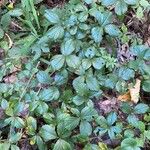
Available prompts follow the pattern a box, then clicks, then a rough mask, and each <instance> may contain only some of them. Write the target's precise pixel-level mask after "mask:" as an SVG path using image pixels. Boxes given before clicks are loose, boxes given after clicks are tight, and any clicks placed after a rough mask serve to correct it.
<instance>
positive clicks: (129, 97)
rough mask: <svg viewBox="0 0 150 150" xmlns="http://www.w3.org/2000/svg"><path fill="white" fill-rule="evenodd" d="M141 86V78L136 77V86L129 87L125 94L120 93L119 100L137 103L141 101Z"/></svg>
mask: <svg viewBox="0 0 150 150" xmlns="http://www.w3.org/2000/svg"><path fill="white" fill-rule="evenodd" d="M140 86H141V80H139V79H136V83H135V85H134V87H132V88H129V91H128V92H127V93H125V94H123V95H119V96H118V100H120V101H131V102H134V103H137V102H138V101H139V94H140Z"/></svg>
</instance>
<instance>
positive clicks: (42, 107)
mask: <svg viewBox="0 0 150 150" xmlns="http://www.w3.org/2000/svg"><path fill="white" fill-rule="evenodd" d="M48 108H49V106H48V105H47V104H46V103H45V102H43V101H40V102H39V104H38V107H37V108H36V112H37V113H38V114H44V113H46V112H47V111H48Z"/></svg>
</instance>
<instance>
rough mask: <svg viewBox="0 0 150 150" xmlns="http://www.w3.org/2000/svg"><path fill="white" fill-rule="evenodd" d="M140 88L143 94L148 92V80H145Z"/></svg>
mask: <svg viewBox="0 0 150 150" xmlns="http://www.w3.org/2000/svg"><path fill="white" fill-rule="evenodd" d="M142 88H143V90H144V91H145V92H150V80H145V81H144V82H143V84H142Z"/></svg>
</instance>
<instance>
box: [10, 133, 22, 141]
mask: <svg viewBox="0 0 150 150" xmlns="http://www.w3.org/2000/svg"><path fill="white" fill-rule="evenodd" d="M21 136H22V133H19V132H18V133H16V134H12V135H11V136H10V138H9V141H10V142H11V143H17V142H18V141H19V140H20V139H21Z"/></svg>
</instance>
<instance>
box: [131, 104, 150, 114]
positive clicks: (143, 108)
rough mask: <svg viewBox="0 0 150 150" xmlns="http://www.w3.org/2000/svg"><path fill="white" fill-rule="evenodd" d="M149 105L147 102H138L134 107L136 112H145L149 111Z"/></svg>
mask: <svg viewBox="0 0 150 150" xmlns="http://www.w3.org/2000/svg"><path fill="white" fill-rule="evenodd" d="M148 109H149V107H148V105H146V104H142V103H141V104H138V105H136V106H135V107H134V113H136V114H145V113H146V112H147V111H148Z"/></svg>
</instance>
